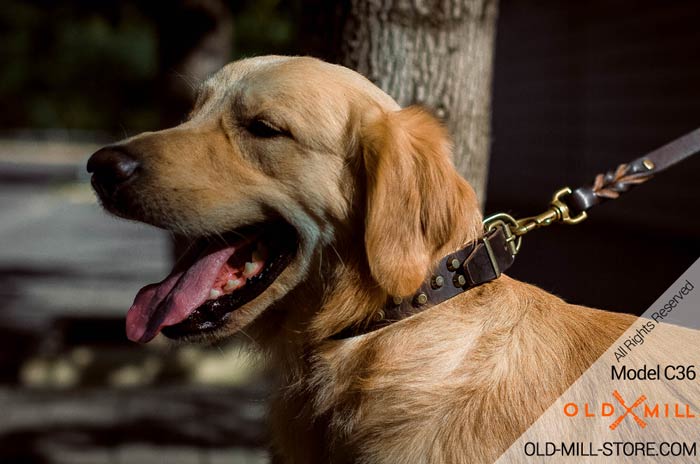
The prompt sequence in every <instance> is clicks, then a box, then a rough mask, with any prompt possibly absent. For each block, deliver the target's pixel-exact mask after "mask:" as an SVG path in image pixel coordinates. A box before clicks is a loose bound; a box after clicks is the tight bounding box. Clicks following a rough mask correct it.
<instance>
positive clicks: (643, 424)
mask: <svg viewBox="0 0 700 464" xmlns="http://www.w3.org/2000/svg"><path fill="white" fill-rule="evenodd" d="M613 396H614V397H615V399H616V400H617V401H618V402H619V403H620V404H621V405H622V407H623V408H625V413H624V414H622V415H621V416H620V417H618V418H617V419H615V422H613V423H612V424H610V430H615V429H616V428H617V426H618V425H620V422H622V419H624V418H625V417H626V416H627V415H628V414H629V415H630V416H632V418H634V421H635V422H636V423H637V424H639V426H640V427H641V428H644V427H646V426H647V423H646V422H644V421H643V420H642V419H640V418H639V416H638V415H636V414H635V413H634V411H632V410H633V409H634V408H636V407H637V406H639V405H640V404H642V403H644V402H645V401H646V400H647V397H646V395H642V396H640V397H639V398H637V401H635V402H634V403H632V406H630V407H627V405H626V404H625V401H624V400H623V399H622V395H620V392H618V391H617V390H615V391H614V392H613Z"/></svg>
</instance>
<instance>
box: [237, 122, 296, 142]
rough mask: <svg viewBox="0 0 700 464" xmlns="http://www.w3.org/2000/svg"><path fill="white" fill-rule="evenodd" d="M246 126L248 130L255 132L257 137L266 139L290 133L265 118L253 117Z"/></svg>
mask: <svg viewBox="0 0 700 464" xmlns="http://www.w3.org/2000/svg"><path fill="white" fill-rule="evenodd" d="M246 128H247V129H248V132H250V133H251V134H253V135H254V136H255V137H260V138H266V139H267V138H271V137H277V136H281V135H289V132H288V131H285V130H282V129H280V128H278V127H275V126H273V125H272V124H270V123H269V122H267V121H265V120H263V119H253V120H252V121H250V123H248V126H247V127H246Z"/></svg>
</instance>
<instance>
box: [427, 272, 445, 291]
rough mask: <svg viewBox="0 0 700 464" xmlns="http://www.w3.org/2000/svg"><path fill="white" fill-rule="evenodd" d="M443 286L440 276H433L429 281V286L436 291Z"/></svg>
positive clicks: (443, 279) (443, 280)
mask: <svg viewBox="0 0 700 464" xmlns="http://www.w3.org/2000/svg"><path fill="white" fill-rule="evenodd" d="M443 285H445V278H444V277H443V276H441V275H438V276H433V279H432V280H431V281H430V286H431V287H433V288H434V289H438V288H440V287H442V286H443Z"/></svg>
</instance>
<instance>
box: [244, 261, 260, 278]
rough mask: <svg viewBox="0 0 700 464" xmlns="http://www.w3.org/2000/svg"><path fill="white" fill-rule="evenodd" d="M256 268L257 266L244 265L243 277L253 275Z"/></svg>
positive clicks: (251, 264) (252, 264)
mask: <svg viewBox="0 0 700 464" xmlns="http://www.w3.org/2000/svg"><path fill="white" fill-rule="evenodd" d="M256 267H257V266H256V265H255V264H254V263H245V266H244V267H243V275H244V276H245V277H248V276H251V275H253V273H254V272H255V268H256Z"/></svg>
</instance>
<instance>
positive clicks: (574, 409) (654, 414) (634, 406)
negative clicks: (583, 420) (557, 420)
mask: <svg viewBox="0 0 700 464" xmlns="http://www.w3.org/2000/svg"><path fill="white" fill-rule="evenodd" d="M612 396H613V399H614V400H615V401H611V402H604V403H601V404H600V406H598V407H596V406H594V405H591V404H590V403H582V404H579V403H566V404H565V405H564V414H565V415H566V416H568V417H611V418H613V419H614V420H613V422H612V423H611V424H610V425H609V427H610V430H615V429H616V428H617V426H618V425H620V423H621V422H622V421H624V420H625V419H627V418H630V419H631V420H633V421H634V422H635V423H636V424H637V425H638V426H639V427H641V428H644V427H646V426H647V421H648V420H649V419H692V418H695V414H694V413H693V412H692V411H691V409H690V405H689V404H682V403H650V402H648V401H647V400H648V398H647V397H646V395H640V396H638V397H637V398H636V399H635V400H634V402H631V403H628V402H626V401H625V400H624V398H623V397H622V395H621V394H620V392H618V391H617V390H615V391H613V394H612ZM628 405H629V406H628ZM645 419H646V420H645Z"/></svg>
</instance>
